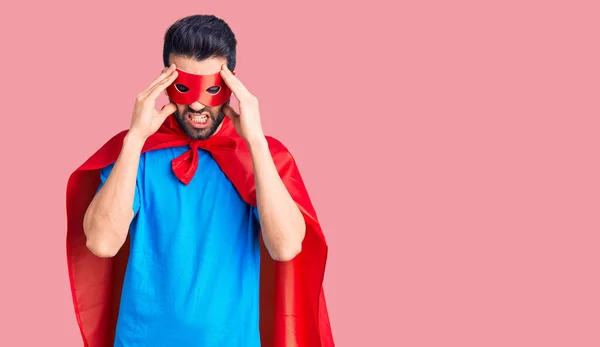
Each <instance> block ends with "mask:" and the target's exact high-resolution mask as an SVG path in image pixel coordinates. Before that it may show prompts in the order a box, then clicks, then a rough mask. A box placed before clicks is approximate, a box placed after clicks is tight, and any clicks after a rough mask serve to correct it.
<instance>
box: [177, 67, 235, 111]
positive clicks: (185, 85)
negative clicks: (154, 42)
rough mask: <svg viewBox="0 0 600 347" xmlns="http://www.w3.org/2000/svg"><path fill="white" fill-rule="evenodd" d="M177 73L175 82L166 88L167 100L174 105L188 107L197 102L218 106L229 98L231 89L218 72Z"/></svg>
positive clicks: (179, 71) (178, 71)
mask: <svg viewBox="0 0 600 347" xmlns="http://www.w3.org/2000/svg"><path fill="white" fill-rule="evenodd" d="M177 73H178V74H177V78H176V79H175V81H174V82H173V83H172V84H171V85H170V86H168V87H167V94H168V95H169V98H170V99H171V101H173V102H174V103H176V104H180V105H189V104H193V103H194V102H196V101H198V102H199V103H201V104H202V105H204V106H219V105H222V104H224V103H225V102H226V101H227V100H229V98H230V97H231V89H229V87H228V86H227V84H226V83H225V81H224V80H223V78H221V73H219V72H217V73H215V74H213V75H196V74H192V73H189V72H185V71H182V70H180V69H177ZM233 74H234V75H235V72H233Z"/></svg>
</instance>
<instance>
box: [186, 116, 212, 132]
mask: <svg viewBox="0 0 600 347" xmlns="http://www.w3.org/2000/svg"><path fill="white" fill-rule="evenodd" d="M208 118H209V117H208V114H206V113H202V114H191V113H190V114H188V117H187V120H188V122H189V123H190V124H191V125H192V126H193V127H194V128H198V129H202V128H206V126H207V125H208Z"/></svg>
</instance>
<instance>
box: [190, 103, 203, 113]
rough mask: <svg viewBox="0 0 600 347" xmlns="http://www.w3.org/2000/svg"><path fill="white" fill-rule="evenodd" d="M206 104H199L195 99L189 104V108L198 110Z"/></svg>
mask: <svg viewBox="0 0 600 347" xmlns="http://www.w3.org/2000/svg"><path fill="white" fill-rule="evenodd" d="M205 107H206V106H204V105H203V104H201V103H200V102H198V101H196V102H194V103H192V104H190V109H192V110H194V111H195V112H198V111H200V110H201V109H203V108H205Z"/></svg>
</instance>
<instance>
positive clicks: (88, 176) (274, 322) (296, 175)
mask: <svg viewBox="0 0 600 347" xmlns="http://www.w3.org/2000/svg"><path fill="white" fill-rule="evenodd" d="M126 133H127V131H122V132H120V133H119V134H117V135H115V136H114V137H113V138H112V139H110V140H109V141H108V142H107V143H106V144H104V145H103V146H102V147H101V148H100V149H99V150H98V151H97V152H96V153H95V154H94V155H92V156H91V157H90V158H89V159H88V160H87V161H86V162H85V163H84V164H83V165H81V166H80V167H79V168H78V169H77V170H75V172H73V173H72V174H71V176H70V178H69V181H68V183H67V264H68V268H69V278H70V281H71V292H72V295H73V304H74V307H75V315H76V317H77V322H78V325H79V328H80V330H81V335H82V338H83V342H84V346H86V347H112V346H113V341H114V335H115V327H116V319H117V315H118V309H119V301H120V294H121V288H122V284H123V277H124V273H125V268H126V265H127V259H128V254H129V238H128V239H127V242H126V243H125V245H124V246H123V247H122V248H121V250H120V252H119V253H118V254H117V255H116V256H115V257H113V258H99V257H96V256H94V255H93V254H92V253H91V252H90V251H89V250H88V249H87V247H86V239H85V235H84V233H83V216H84V214H85V212H86V210H87V207H88V206H89V203H90V202H91V201H92V198H93V197H94V194H95V192H96V190H97V189H98V186H99V184H100V169H102V168H103V167H105V166H107V165H109V164H112V163H114V162H115V161H116V160H117V157H118V155H119V153H120V150H121V147H122V143H123V139H124V137H125V135H126ZM267 142H268V144H269V149H270V151H271V154H272V156H273V160H274V162H275V165H276V167H277V170H278V171H279V174H280V176H281V178H282V180H283V182H284V184H285V186H286V187H287V189H288V191H289V192H290V194H291V195H292V197H293V199H294V201H295V202H296V203H297V205H298V207H299V208H300V211H301V212H302V215H303V216H304V220H305V221H306V236H305V239H304V242H303V245H302V252H301V253H300V254H298V255H297V256H296V257H295V258H294V259H293V260H291V261H289V262H278V261H274V260H273V259H272V258H271V257H270V256H269V254H268V253H267V251H266V248H265V246H264V242H262V239H261V259H262V261H261V275H260V296H261V297H260V302H261V306H260V330H261V339H262V346H263V347H292V346H294V347H334V342H333V336H332V331H331V327H330V323H329V315H328V312H327V306H326V301H325V294H324V292H323V287H322V282H323V276H324V272H325V264H326V259H327V244H326V241H325V237H324V235H323V232H322V230H321V226H320V224H319V221H318V220H317V215H316V212H315V210H314V208H313V206H312V203H311V201H310V198H309V196H308V192H307V191H306V188H305V186H304V183H303V181H302V178H301V176H300V172H299V171H298V168H297V166H296V164H295V161H294V159H293V157H292V155H291V154H290V153H289V151H288V150H287V149H286V148H285V146H284V145H283V144H281V143H280V142H279V141H277V140H276V139H274V138H272V137H267ZM184 145H190V147H191V148H198V147H200V148H204V149H206V150H208V151H210V152H211V154H212V156H213V158H214V159H215V160H216V162H217V164H218V165H219V166H220V168H221V169H222V170H223V172H224V173H225V175H227V177H228V178H229V179H230V180H231V182H232V183H233V185H234V186H235V187H236V189H237V190H238V192H239V193H240V195H241V196H242V198H243V199H244V200H245V201H246V202H248V203H249V204H251V205H254V206H256V195H255V186H254V175H253V171H252V161H251V157H250V152H249V150H248V147H247V145H246V143H245V141H243V140H242V139H241V138H240V137H239V136H238V135H237V133H236V132H235V129H234V127H233V125H232V124H231V121H230V120H229V119H228V118H225V120H224V122H223V126H222V128H221V130H220V131H219V132H218V133H217V134H215V135H214V136H212V137H211V138H210V139H208V140H205V141H190V139H189V138H188V137H186V136H185V135H184V133H183V131H182V130H181V128H180V127H179V124H178V123H177V121H176V120H175V119H174V118H173V116H169V117H168V118H167V120H166V121H165V123H164V124H163V125H162V126H161V128H160V129H159V130H158V131H157V132H156V133H155V134H154V135H152V136H151V137H150V138H148V139H147V140H146V142H145V144H144V147H143V149H142V152H146V151H151V150H156V149H160V148H167V147H176V146H184ZM196 152H197V151H195V150H190V151H188V152H186V153H184V154H183V155H182V156H180V157H178V158H175V159H174V160H173V162H172V168H173V171H174V172H175V173H176V175H177V177H178V178H179V179H180V180H181V181H182V182H184V183H185V182H189V180H190V179H191V178H192V177H193V175H194V173H195V170H196V168H195V165H197V163H198V156H197V153H196Z"/></svg>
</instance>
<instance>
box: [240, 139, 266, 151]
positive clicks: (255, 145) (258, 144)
mask: <svg viewBox="0 0 600 347" xmlns="http://www.w3.org/2000/svg"><path fill="white" fill-rule="evenodd" d="M246 144H247V145H248V148H249V149H250V151H251V152H252V151H256V150H262V149H265V148H268V147H269V144H268V143H267V139H266V138H265V137H264V136H256V137H252V138H248V139H246Z"/></svg>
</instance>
